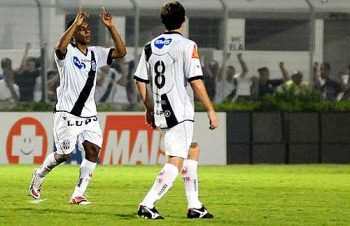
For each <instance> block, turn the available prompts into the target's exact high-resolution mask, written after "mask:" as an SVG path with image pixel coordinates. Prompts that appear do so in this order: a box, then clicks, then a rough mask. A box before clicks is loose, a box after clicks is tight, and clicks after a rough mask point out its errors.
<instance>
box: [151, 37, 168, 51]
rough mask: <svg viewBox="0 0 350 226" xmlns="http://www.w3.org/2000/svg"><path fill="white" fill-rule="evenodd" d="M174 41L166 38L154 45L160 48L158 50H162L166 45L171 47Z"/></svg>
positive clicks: (158, 40)
mask: <svg viewBox="0 0 350 226" xmlns="http://www.w3.org/2000/svg"><path fill="white" fill-rule="evenodd" d="M171 41H172V39H171V38H168V39H165V38H163V37H162V38H159V39H157V40H156V41H155V42H154V45H155V46H156V47H157V48H158V49H162V48H163V47H164V46H165V45H166V46H168V45H170V43H171Z"/></svg>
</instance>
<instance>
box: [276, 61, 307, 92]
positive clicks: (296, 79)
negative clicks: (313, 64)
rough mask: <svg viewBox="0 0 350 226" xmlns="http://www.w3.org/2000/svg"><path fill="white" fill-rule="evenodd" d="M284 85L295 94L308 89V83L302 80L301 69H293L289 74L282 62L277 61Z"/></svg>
mask: <svg viewBox="0 0 350 226" xmlns="http://www.w3.org/2000/svg"><path fill="white" fill-rule="evenodd" d="M279 67H280V69H281V72H282V75H283V79H284V81H285V85H286V86H287V87H288V88H290V89H293V90H294V92H295V94H303V93H305V92H306V91H307V90H308V89H309V83H308V82H306V81H303V73H301V71H294V72H293V73H292V75H291V76H289V73H288V71H287V69H286V67H285V65H284V62H280V63H279Z"/></svg>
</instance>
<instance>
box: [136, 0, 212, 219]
mask: <svg viewBox="0 0 350 226" xmlns="http://www.w3.org/2000/svg"><path fill="white" fill-rule="evenodd" d="M161 18H162V22H163V24H164V25H165V27H166V32H165V33H164V34H162V35H160V36H158V37H156V38H155V39H153V40H152V41H151V42H149V43H148V44H146V46H145V47H144V50H143V52H142V55H141V59H140V62H139V64H138V67H137V70H136V72H135V76H134V78H135V80H136V85H137V89H138V91H139V94H140V97H141V100H142V101H143V103H144V105H145V108H146V123H147V124H148V125H149V126H152V127H158V128H159V129H161V130H162V131H163V132H164V133H165V135H164V147H165V153H166V156H167V161H166V163H165V165H164V167H163V168H162V170H161V171H160V172H159V174H158V176H157V178H156V180H155V182H154V184H153V186H152V188H151V189H150V190H149V192H148V193H147V195H146V197H145V198H144V199H143V201H142V202H141V203H140V206H139V209H138V215H139V216H140V217H144V218H148V219H163V217H162V216H161V215H160V214H159V213H158V211H157V209H156V208H155V206H154V205H155V203H156V202H157V201H158V200H159V199H161V198H162V197H163V196H164V195H165V193H167V191H168V190H169V189H170V188H171V186H172V185H173V182H174V181H175V179H176V177H177V175H178V173H179V171H180V170H181V169H184V170H183V179H184V182H185V190H186V196H187V200H188V212H187V217H188V218H212V217H213V215H212V214H210V213H209V212H208V211H207V210H206V208H205V207H204V206H203V204H202V203H201V202H200V201H199V200H198V181H197V165H198V162H197V160H198V155H194V154H193V155H191V154H189V149H190V145H191V142H192V136H193V122H194V105H193V91H194V92H195V94H196V96H197V97H198V98H199V100H200V101H201V102H202V103H203V104H204V106H205V108H206V109H207V113H208V118H209V124H210V125H209V128H210V129H215V128H216V127H217V126H218V118H217V115H216V113H215V111H214V108H213V106H212V104H211V102H210V100H209V98H208V94H207V92H206V89H205V86H204V83H203V73H202V68H201V64H200V61H199V56H198V50H197V45H196V43H195V42H193V41H191V40H189V39H187V38H184V37H183V35H182V34H183V31H184V22H185V9H184V7H183V6H182V5H181V4H180V3H179V2H176V1H175V2H171V3H168V4H166V5H164V6H163V7H162V8H161ZM148 83H150V90H151V93H149V90H148V87H147V84H148ZM188 86H191V88H192V89H191V88H189V89H188ZM188 90H189V91H188ZM150 96H152V97H150ZM151 98H153V99H151ZM197 152H198V149H197ZM197 154H198V153H197ZM184 160H185V161H184Z"/></svg>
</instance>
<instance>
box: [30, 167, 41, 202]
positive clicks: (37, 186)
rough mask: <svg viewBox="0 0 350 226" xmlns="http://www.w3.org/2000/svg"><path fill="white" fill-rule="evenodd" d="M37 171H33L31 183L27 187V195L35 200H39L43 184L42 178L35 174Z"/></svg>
mask: <svg viewBox="0 0 350 226" xmlns="http://www.w3.org/2000/svg"><path fill="white" fill-rule="evenodd" d="M37 170H38V169H34V171H33V174H32V181H31V182H30V185H29V194H30V195H31V196H32V197H33V198H35V199H39V198H40V192H41V185H42V184H43V180H44V178H40V177H39V176H38V175H37V174H36V172H37Z"/></svg>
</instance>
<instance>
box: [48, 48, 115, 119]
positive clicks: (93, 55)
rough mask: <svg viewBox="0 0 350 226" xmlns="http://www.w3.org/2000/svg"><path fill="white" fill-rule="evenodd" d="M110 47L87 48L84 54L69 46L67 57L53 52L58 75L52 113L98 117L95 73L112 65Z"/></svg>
mask: <svg viewBox="0 0 350 226" xmlns="http://www.w3.org/2000/svg"><path fill="white" fill-rule="evenodd" d="M111 50H112V49H110V48H103V47H98V46H91V47H88V50H87V54H84V53H83V52H81V51H80V49H79V48H78V47H76V46H75V45H74V44H69V45H68V47H67V52H66V54H61V53H60V52H59V51H57V50H56V53H55V62H56V65H57V68H58V73H59V76H60V85H59V86H58V87H57V90H56V91H57V103H56V106H55V111H57V112H68V113H70V114H73V115H75V116H79V117H92V116H95V115H96V114H97V111H96V104H95V100H94V94H95V86H96V70H97V69H98V68H100V67H103V66H105V65H107V64H110V63H111V62H112V58H111V53H112V51H111Z"/></svg>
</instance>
